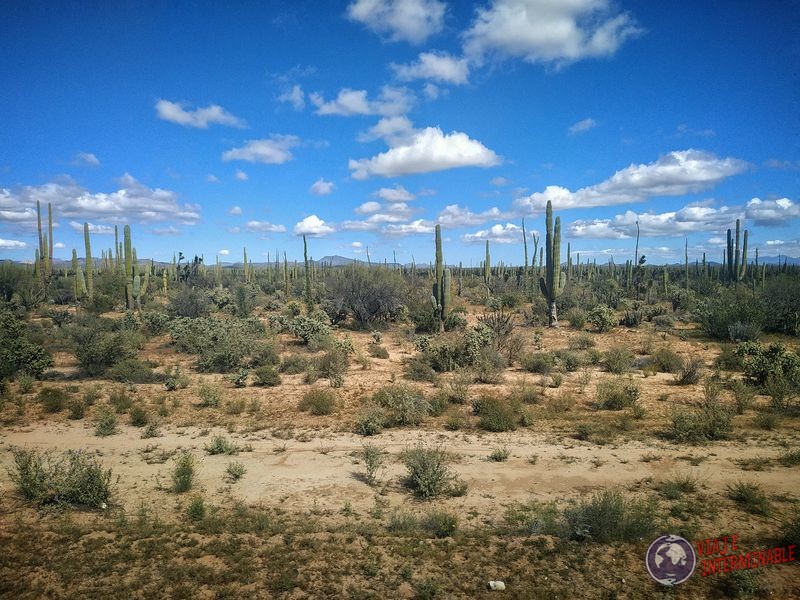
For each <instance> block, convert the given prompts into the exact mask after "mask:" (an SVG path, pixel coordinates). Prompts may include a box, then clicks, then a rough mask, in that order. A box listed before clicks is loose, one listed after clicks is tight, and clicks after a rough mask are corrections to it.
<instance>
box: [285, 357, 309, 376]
mask: <svg viewBox="0 0 800 600" xmlns="http://www.w3.org/2000/svg"><path fill="white" fill-rule="evenodd" d="M306 368H308V359H307V358H306V357H305V356H302V355H300V354H288V355H286V356H284V357H283V358H282V359H281V366H280V371H281V373H286V374H287V375H299V374H300V373H304V372H305V370H306Z"/></svg>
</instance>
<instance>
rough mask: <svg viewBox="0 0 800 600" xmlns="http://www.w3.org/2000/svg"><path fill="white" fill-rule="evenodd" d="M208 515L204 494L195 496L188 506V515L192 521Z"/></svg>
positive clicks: (200, 519)
mask: <svg viewBox="0 0 800 600" xmlns="http://www.w3.org/2000/svg"><path fill="white" fill-rule="evenodd" d="M205 516H206V503H205V500H203V497H202V496H195V497H193V498H192V499H191V500H190V501H189V506H187V507H186V517H187V518H188V519H189V520H190V521H202V520H203V519H204V518H205Z"/></svg>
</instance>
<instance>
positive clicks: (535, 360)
mask: <svg viewBox="0 0 800 600" xmlns="http://www.w3.org/2000/svg"><path fill="white" fill-rule="evenodd" d="M555 362H556V361H555V356H554V355H553V354H551V353H550V352H536V353H532V354H528V355H527V356H525V357H523V359H522V368H523V369H525V370H526V371H528V372H529V373H539V374H541V375H549V374H550V371H552V370H553V367H554V366H555Z"/></svg>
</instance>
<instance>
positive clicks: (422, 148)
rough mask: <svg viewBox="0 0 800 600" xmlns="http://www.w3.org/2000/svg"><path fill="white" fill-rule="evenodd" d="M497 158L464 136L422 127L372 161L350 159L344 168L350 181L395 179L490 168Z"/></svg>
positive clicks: (481, 145)
mask: <svg viewBox="0 0 800 600" xmlns="http://www.w3.org/2000/svg"><path fill="white" fill-rule="evenodd" d="M500 162H501V159H500V157H499V156H497V154H495V153H494V152H493V151H492V150H490V149H489V148H487V147H486V146H484V145H483V144H481V143H480V142H479V141H477V140H473V139H471V138H470V137H469V136H468V135H467V134H465V133H461V132H459V131H453V132H451V133H448V134H445V133H443V132H442V130H441V129H439V128H438V127H426V128H425V129H423V130H421V131H419V132H417V133H415V134H414V135H413V137H412V139H411V140H410V141H409V142H407V143H405V144H402V145H398V146H394V147H391V148H390V149H389V150H387V151H386V152H382V153H381V154H378V155H377V156H373V157H372V158H362V159H359V160H353V159H350V161H349V163H348V168H349V169H350V170H351V171H352V176H353V178H354V179H367V178H368V177H373V176H381V177H397V176H400V175H411V174H415V173H432V172H435V171H443V170H445V169H454V168H457V167H491V166H494V165H497V164H500Z"/></svg>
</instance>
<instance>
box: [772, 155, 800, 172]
mask: <svg viewBox="0 0 800 600" xmlns="http://www.w3.org/2000/svg"><path fill="white" fill-rule="evenodd" d="M764 166H765V167H767V168H768V169H784V170H786V171H800V160H779V159H777V158H770V159H769V160H765V161H764Z"/></svg>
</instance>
